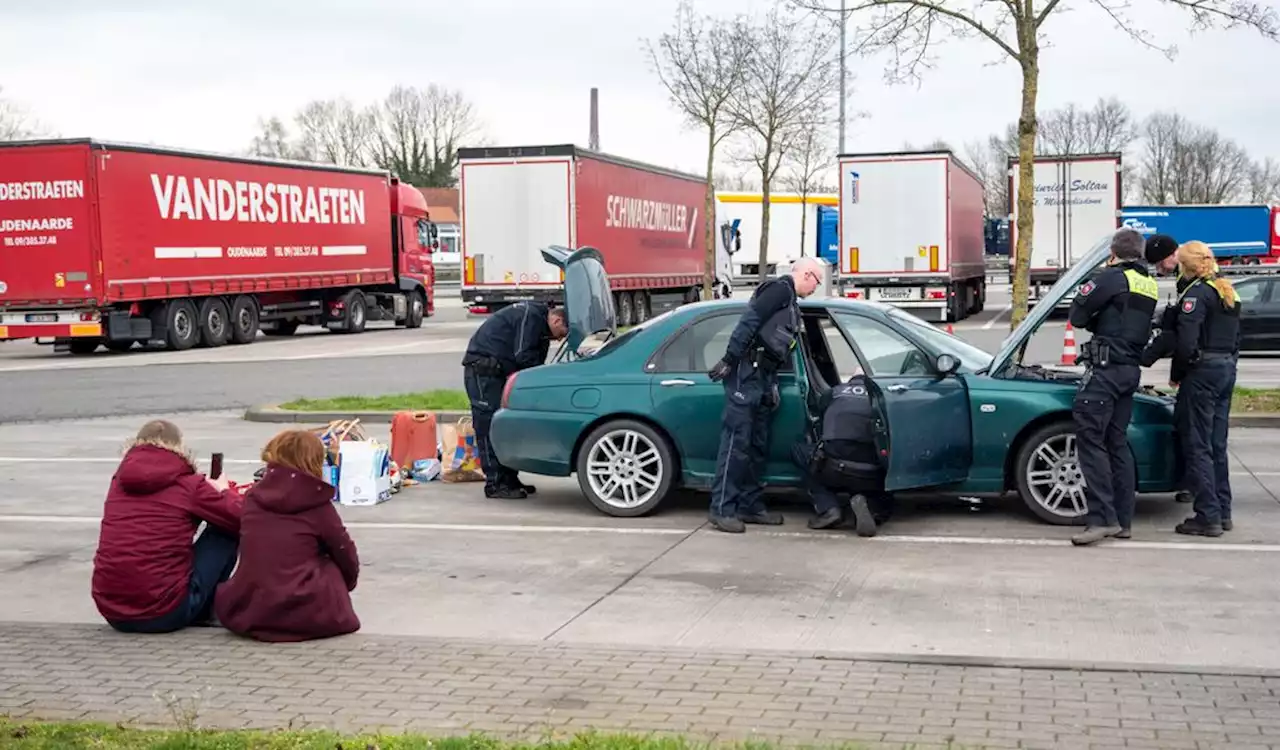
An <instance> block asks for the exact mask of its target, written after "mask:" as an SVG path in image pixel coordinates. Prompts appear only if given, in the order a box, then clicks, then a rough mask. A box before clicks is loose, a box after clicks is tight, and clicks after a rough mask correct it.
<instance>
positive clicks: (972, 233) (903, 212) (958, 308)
mask: <svg viewBox="0 0 1280 750" xmlns="http://www.w3.org/2000/svg"><path fill="white" fill-rule="evenodd" d="M983 230H984V223H983V201H982V181H981V180H979V179H978V177H977V176H976V175H975V174H974V173H973V171H972V170H970V169H969V168H968V167H967V166H965V165H964V164H963V163H962V162H961V161H960V160H959V159H957V158H956V157H955V155H954V154H952V153H951V152H949V151H927V152H908V153H887V154H886V153H881V154H846V155H842V156H840V268H839V271H840V282H841V292H842V294H844V295H845V296H847V297H855V298H859V299H869V300H872V301H878V302H887V303H891V304H893V305H895V306H897V307H901V308H904V309H909V310H911V311H912V312H914V313H916V314H918V315H920V316H921V317H923V318H926V319H929V320H936V321H939V322H942V321H956V320H961V319H963V318H965V317H968V316H969V315H970V314H972V313H976V312H979V311H981V310H982V309H983V307H984V306H985V305H986V298H987V290H986V263H985V259H984V256H983V252H984V248H985V238H984V234H983Z"/></svg>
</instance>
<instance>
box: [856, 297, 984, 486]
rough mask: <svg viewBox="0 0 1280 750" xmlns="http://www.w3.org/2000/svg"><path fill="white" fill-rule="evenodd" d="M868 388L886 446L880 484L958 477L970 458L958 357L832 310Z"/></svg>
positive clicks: (965, 397)
mask: <svg viewBox="0 0 1280 750" xmlns="http://www.w3.org/2000/svg"><path fill="white" fill-rule="evenodd" d="M832 317H833V318H834V319H835V321H836V324H837V325H838V326H839V327H840V329H841V332H842V333H844V335H845V337H847V339H848V340H849V341H850V342H851V343H852V344H853V346H854V348H855V349H856V351H857V353H858V357H859V359H861V360H862V362H863V367H864V368H865V369H866V372H867V374H868V375H869V376H870V379H871V382H872V383H873V384H874V386H875V390H874V392H873V394H872V396H873V399H874V401H875V402H876V403H877V405H878V406H879V408H880V413H881V419H882V421H883V423H884V426H885V429H886V432H887V433H888V434H887V436H885V437H884V439H883V443H882V445H887V447H888V454H889V455H888V457H887V466H886V473H885V489H886V490H888V491H890V492H892V491H895V490H913V489H923V488H927V487H940V486H944V485H948V484H954V483H957V482H962V481H964V480H965V479H967V478H968V476H969V468H970V466H971V465H972V462H973V434H972V427H971V422H970V415H969V390H968V387H967V386H966V385H965V381H964V379H963V378H961V377H957V376H956V374H955V373H956V370H957V369H958V368H959V366H960V360H959V359H957V358H955V357H953V356H951V355H941V356H939V357H936V358H935V357H933V356H932V355H930V354H929V353H927V352H925V351H924V350H923V349H920V348H919V347H918V346H917V345H916V344H915V343H914V342H913V341H911V339H909V338H907V337H906V336H904V335H902V333H901V332H899V331H897V330H896V329H895V328H894V327H893V326H891V325H889V324H887V323H886V322H884V321H882V320H879V319H873V318H871V317H869V316H865V315H860V314H858V313H856V312H852V311H840V312H836V313H834V314H833V315H832Z"/></svg>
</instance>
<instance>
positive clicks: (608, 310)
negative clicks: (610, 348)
mask: <svg viewBox="0 0 1280 750" xmlns="http://www.w3.org/2000/svg"><path fill="white" fill-rule="evenodd" d="M542 257H543V258H544V259H545V260H546V261H547V262H548V263H550V264H551V265H553V266H555V267H556V268H559V269H560V270H562V271H564V311H565V316H566V318H567V322H568V325H569V336H568V340H567V341H566V342H565V343H566V344H567V345H568V350H569V351H570V352H574V353H575V354H576V353H577V351H578V347H580V346H582V342H583V341H585V340H586V339H587V337H589V336H591V335H593V334H596V333H601V332H608V333H609V334H616V333H617V332H618V317H617V314H616V313H615V312H614V310H613V293H612V292H611V291H610V289H609V274H607V273H605V270H604V258H603V257H602V256H601V255H600V251H599V250H597V249H595V248H594V247H582V248H578V249H577V250H570V249H569V248H567V247H563V246H561V245H551V246H550V247H545V248H543V249H542Z"/></svg>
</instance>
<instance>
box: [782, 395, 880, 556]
mask: <svg viewBox="0 0 1280 750" xmlns="http://www.w3.org/2000/svg"><path fill="white" fill-rule="evenodd" d="M871 388H872V385H871V382H870V380H868V379H867V377H866V375H864V374H863V373H861V372H858V373H855V374H854V375H853V376H852V377H850V378H849V379H848V380H846V381H845V382H843V383H841V384H840V385H837V386H836V387H834V388H832V389H831V390H830V391H828V392H827V393H825V394H823V396H822V398H821V400H820V401H819V403H818V405H817V409H816V417H812V418H811V419H810V425H811V427H812V431H811V433H810V434H808V435H807V437H808V438H809V439H807V440H805V441H803V442H799V443H796V445H795V447H794V448H792V452H791V456H792V459H793V460H794V461H795V462H796V465H797V466H799V467H800V469H801V470H803V471H804V486H805V491H807V492H808V493H809V501H810V502H811V503H813V512H814V517H813V518H811V519H810V520H809V528H811V529H830V528H835V527H837V526H840V525H841V524H843V523H845V522H847V521H848V518H847V517H846V515H845V513H844V508H843V507H842V505H841V502H840V497H839V495H841V494H843V493H850V494H851V495H852V497H851V498H850V501H849V508H850V510H852V512H853V521H854V529H855V530H856V531H857V534H858V536H864V537H870V536H875V535H876V532H877V529H878V526H879V525H880V524H883V523H884V522H885V521H886V520H887V519H888V518H889V507H890V502H891V501H890V499H889V496H888V495H887V494H886V493H885V491H884V475H885V469H884V462H883V460H882V459H881V455H880V451H879V450H878V448H877V447H876V433H877V425H878V422H879V415H878V414H877V413H876V409H875V405H874V404H873V403H872V400H871Z"/></svg>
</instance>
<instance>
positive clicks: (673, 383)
mask: <svg viewBox="0 0 1280 750" xmlns="http://www.w3.org/2000/svg"><path fill="white" fill-rule="evenodd" d="M662 385H663V386H664V387H667V388H670V387H672V386H676V385H680V386H684V385H693V381H692V380H685V379H684V378H674V379H672V380H664V381H662Z"/></svg>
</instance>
